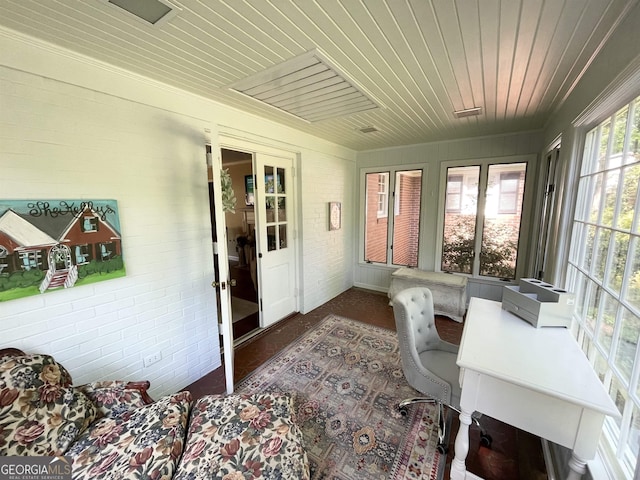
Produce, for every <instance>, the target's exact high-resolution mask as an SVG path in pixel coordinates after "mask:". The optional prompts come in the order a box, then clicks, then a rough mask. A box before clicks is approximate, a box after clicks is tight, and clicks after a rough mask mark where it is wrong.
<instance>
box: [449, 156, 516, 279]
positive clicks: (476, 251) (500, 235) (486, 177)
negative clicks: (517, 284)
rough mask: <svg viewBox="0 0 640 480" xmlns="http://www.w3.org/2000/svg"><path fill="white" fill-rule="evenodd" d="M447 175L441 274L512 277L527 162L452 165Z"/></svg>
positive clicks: (514, 269)
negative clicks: (481, 192) (481, 194)
mask: <svg viewBox="0 0 640 480" xmlns="http://www.w3.org/2000/svg"><path fill="white" fill-rule="evenodd" d="M446 175H447V179H446V180H447V181H446V192H445V213H444V230H443V240H442V257H441V264H440V268H441V270H442V271H445V272H456V273H466V274H473V275H482V276H488V277H494V278H504V279H513V278H515V276H516V261H517V257H518V244H519V241H520V223H521V214H522V205H523V200H524V188H523V187H524V180H525V175H526V163H495V164H489V163H487V164H485V165H472V166H456V167H450V168H448V169H447V173H446ZM507 184H508V185H507ZM481 186H483V191H484V192H485V194H484V195H483V196H482V197H481V196H480V194H479V190H480V188H481ZM478 237H480V239H478ZM478 240H479V242H478ZM476 264H477V267H476Z"/></svg>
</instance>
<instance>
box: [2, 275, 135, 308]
mask: <svg viewBox="0 0 640 480" xmlns="http://www.w3.org/2000/svg"><path fill="white" fill-rule="evenodd" d="M125 275H126V272H125V269H124V268H123V269H120V270H114V271H113V272H109V273H94V274H92V275H87V276H86V277H84V278H79V279H78V280H77V281H76V284H75V285H74V287H77V286H80V285H89V284H92V283H97V282H103V281H105V280H111V279H114V278H120V277H124V276H125ZM61 289H62V288H61V287H60V288H56V289H55V290H47V291H46V292H44V293H47V292H56V291H58V290H61ZM33 295H40V290H39V289H38V287H37V286H35V285H32V286H30V287H25V288H12V289H10V290H5V291H0V302H6V301H9V300H16V299H18V298H24V297H30V296H33Z"/></svg>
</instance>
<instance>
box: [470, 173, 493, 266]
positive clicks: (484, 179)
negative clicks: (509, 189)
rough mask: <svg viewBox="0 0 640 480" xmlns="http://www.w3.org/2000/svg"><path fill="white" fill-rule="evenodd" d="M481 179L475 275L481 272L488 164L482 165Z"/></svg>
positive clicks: (475, 249) (474, 258) (474, 257)
mask: <svg viewBox="0 0 640 480" xmlns="http://www.w3.org/2000/svg"><path fill="white" fill-rule="evenodd" d="M479 180H480V181H479V182H478V208H477V214H476V231H475V239H474V240H475V241H474V252H473V268H472V270H471V271H472V272H473V275H474V276H478V275H479V274H480V252H481V250H482V235H483V233H484V222H485V206H486V204H487V183H488V181H489V166H488V165H487V164H482V165H480V179H479Z"/></svg>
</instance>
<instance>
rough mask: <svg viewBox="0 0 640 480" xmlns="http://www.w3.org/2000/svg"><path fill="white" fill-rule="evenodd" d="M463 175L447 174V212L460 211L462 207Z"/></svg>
mask: <svg viewBox="0 0 640 480" xmlns="http://www.w3.org/2000/svg"><path fill="white" fill-rule="evenodd" d="M463 178H464V176H463V175H455V174H453V173H452V174H450V175H448V176H447V201H446V208H447V212H452V213H460V209H461V208H462V179H463Z"/></svg>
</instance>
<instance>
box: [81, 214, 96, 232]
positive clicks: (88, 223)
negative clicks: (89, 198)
mask: <svg viewBox="0 0 640 480" xmlns="http://www.w3.org/2000/svg"><path fill="white" fill-rule="evenodd" d="M82 231H83V232H97V231H98V218H97V217H83V218H82Z"/></svg>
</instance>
